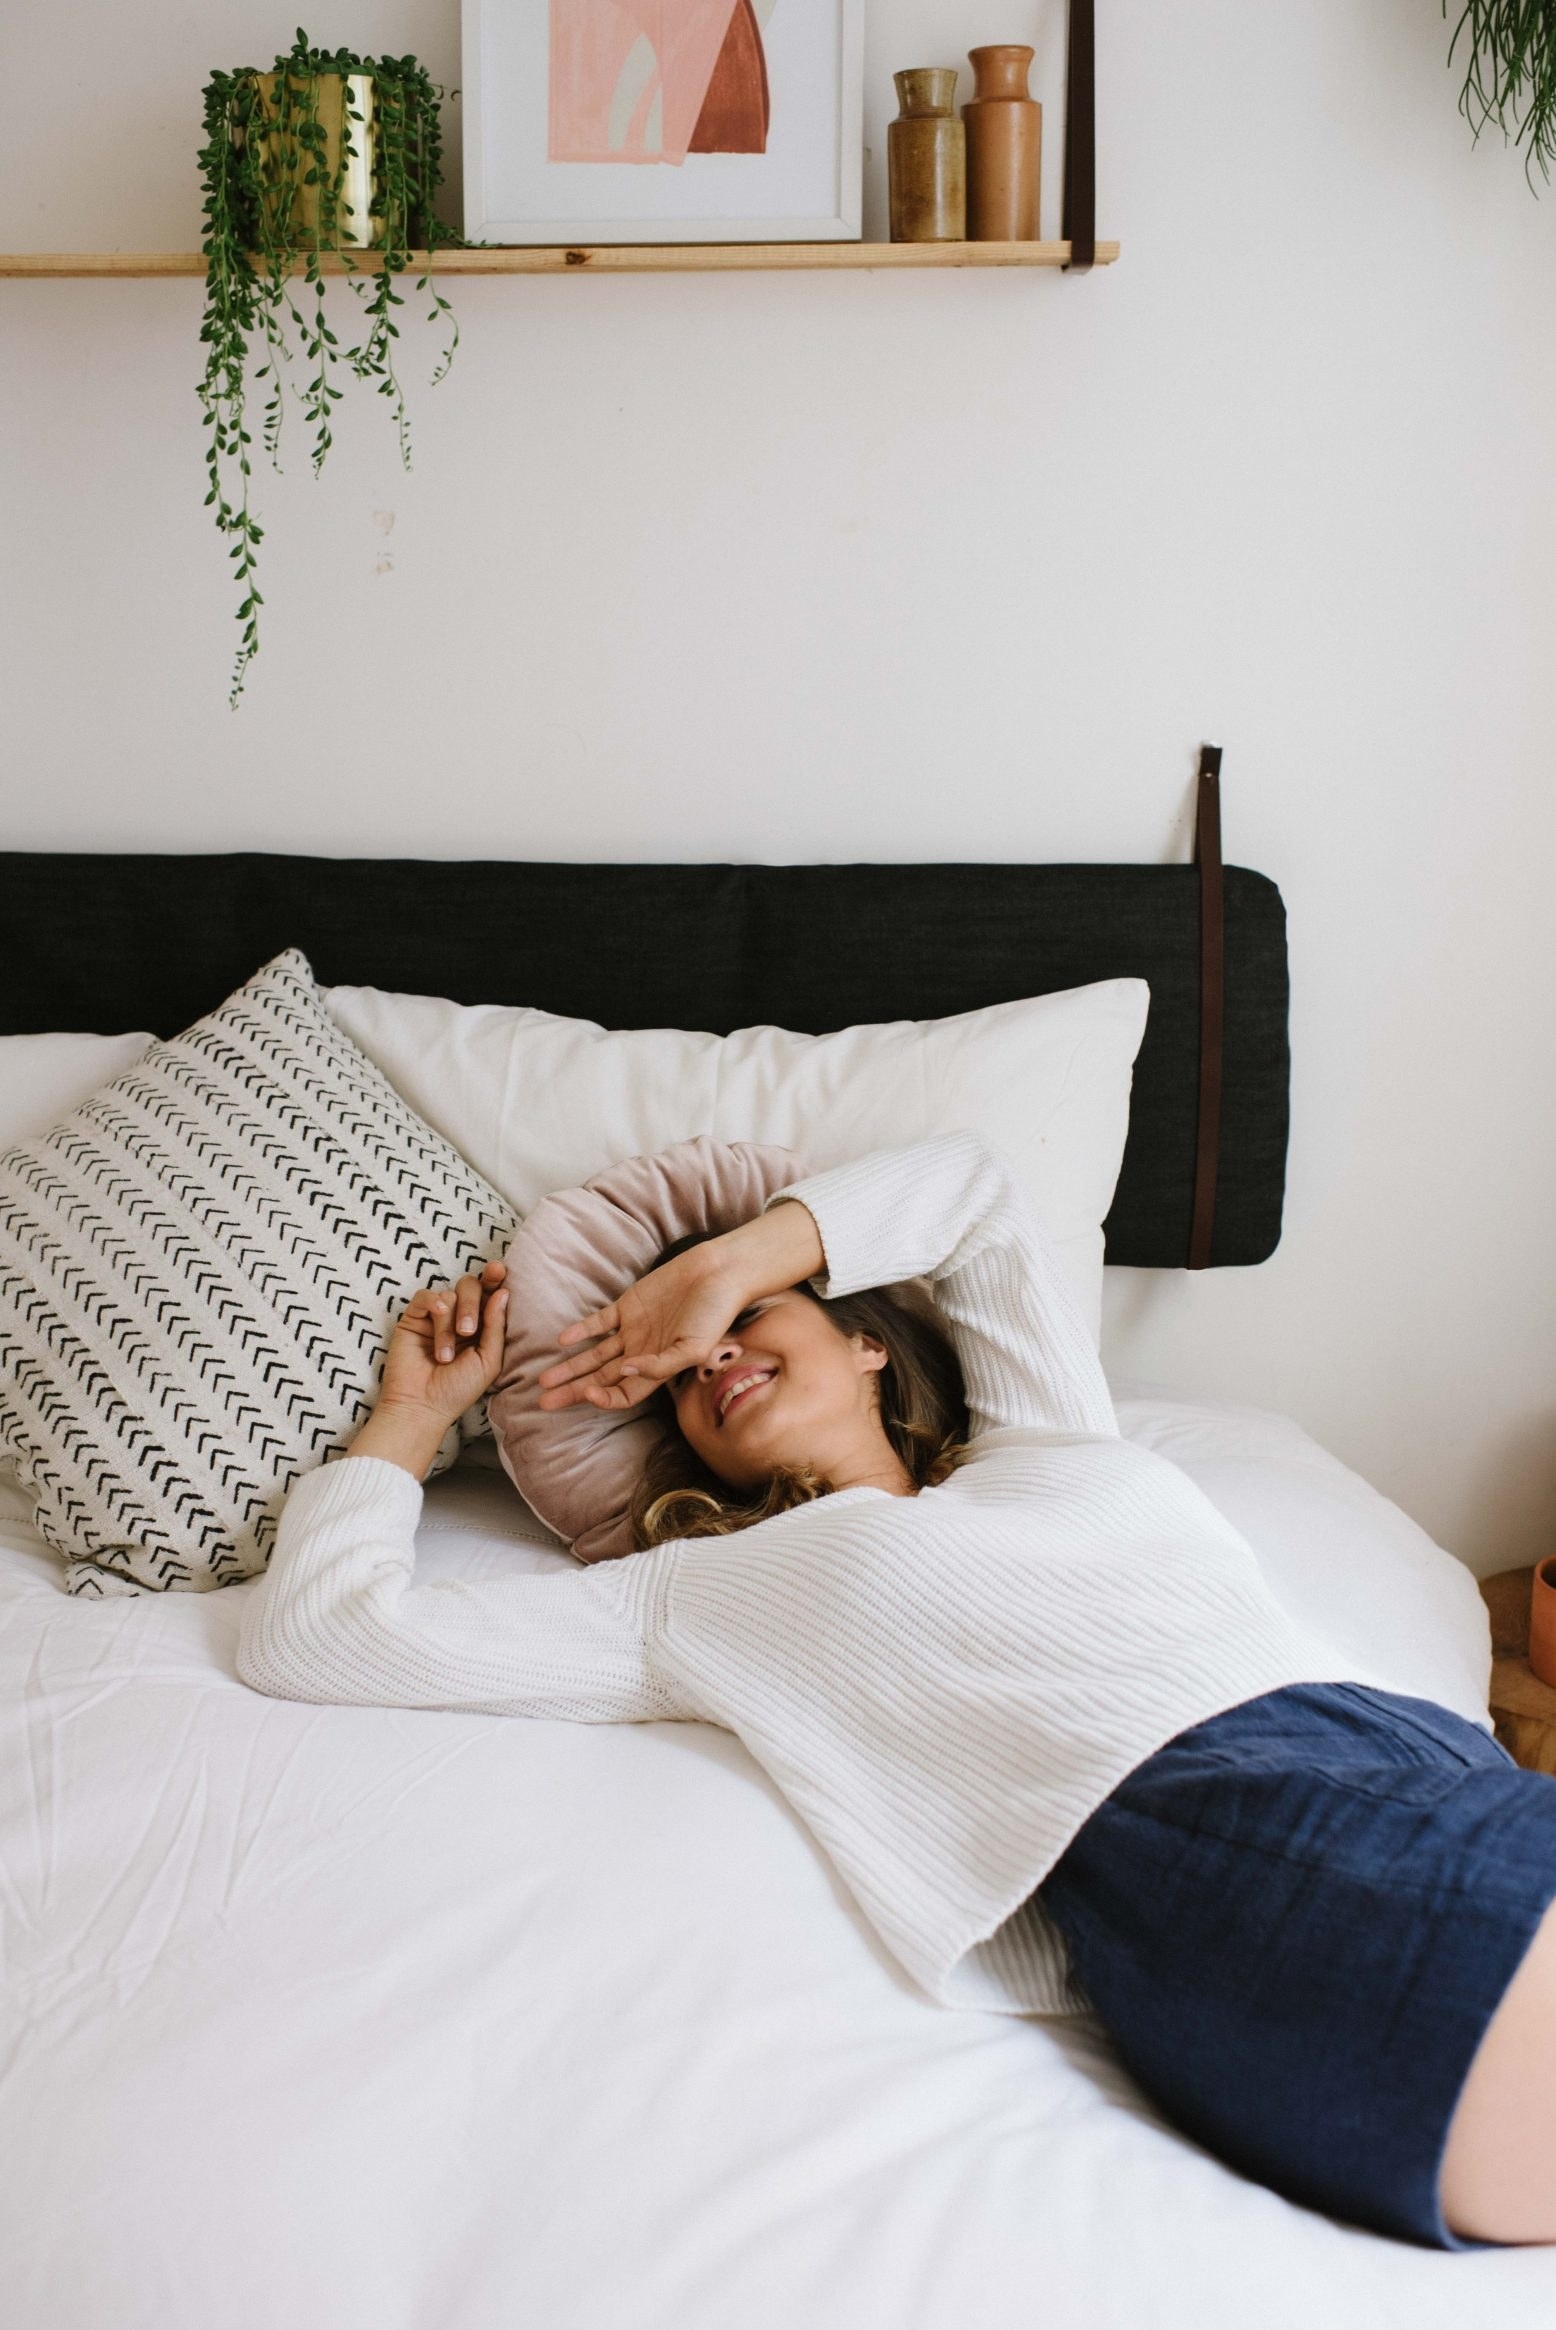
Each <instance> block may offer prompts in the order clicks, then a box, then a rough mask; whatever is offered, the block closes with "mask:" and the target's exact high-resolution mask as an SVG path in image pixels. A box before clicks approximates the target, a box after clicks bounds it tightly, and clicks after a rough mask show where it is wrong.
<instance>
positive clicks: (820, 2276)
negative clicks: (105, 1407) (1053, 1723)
mask: <svg viewBox="0 0 1556 2330" xmlns="http://www.w3.org/2000/svg"><path fill="white" fill-rule="evenodd" d="M1121 1415H1122V1417H1123V1420H1124V1423H1125V1427H1126V1429H1127V1430H1128V1431H1129V1432H1130V1433H1131V1434H1133V1435H1136V1436H1138V1437H1140V1438H1141V1439H1143V1440H1146V1441H1148V1442H1149V1443H1150V1444H1151V1445H1152V1446H1154V1447H1157V1448H1159V1449H1160V1450H1162V1451H1163V1453H1165V1454H1167V1455H1169V1456H1172V1457H1174V1458H1175V1459H1176V1460H1177V1461H1179V1462H1181V1463H1183V1464H1184V1465H1185V1467H1186V1468H1187V1469H1188V1470H1189V1471H1190V1472H1191V1473H1192V1474H1193V1475H1194V1476H1195V1478H1197V1479H1198V1480H1199V1481H1200V1482H1201V1484H1202V1485H1203V1486H1204V1488H1205V1489H1206V1490H1207V1492H1208V1493H1209V1494H1210V1495H1211V1496H1212V1497H1213V1498H1214V1499H1215V1501H1216V1502H1217V1503H1218V1504H1220V1505H1221V1506H1222V1508H1223V1509H1224V1510H1225V1511H1226V1512H1227V1513H1228V1515H1229V1516H1230V1517H1231V1519H1232V1520H1233V1521H1234V1522H1235V1523H1236V1524H1237V1525H1238V1526H1239V1527H1240V1528H1242V1529H1243V1530H1244V1531H1245V1532H1246V1533H1247V1535H1248V1536H1249V1537H1250V1539H1251V1540H1252V1541H1253V1543H1254V1544H1255V1545H1256V1547H1257V1548H1258V1549H1259V1551H1260V1555H1261V1558H1262V1559H1263V1560H1264V1561H1265V1562H1266V1564H1267V1566H1268V1570H1269V1574H1270V1575H1271V1578H1272V1580H1273V1581H1274V1583H1275V1585H1276V1587H1277V1590H1278V1591H1279V1592H1281V1593H1282V1594H1283V1596H1285V1597H1286V1598H1287V1599H1288V1600H1289V1601H1290V1602H1291V1603H1292V1605H1293V1607H1294V1609H1296V1611H1297V1612H1298V1614H1299V1615H1301V1616H1302V1617H1303V1618H1304V1619H1306V1620H1307V1622H1308V1623H1310V1624H1315V1625H1318V1626H1320V1627H1321V1628H1322V1629H1324V1630H1326V1631H1327V1632H1328V1633H1329V1634H1330V1635H1331V1636H1332V1637H1338V1638H1339V1639H1340V1640H1341V1641H1342V1642H1343V1643H1345V1644H1346V1645H1348V1646H1354V1648H1355V1649H1356V1651H1357V1653H1358V1655H1359V1656H1360V1655H1362V1654H1365V1656H1366V1658H1367V1660H1368V1662H1369V1664H1371V1665H1372V1666H1373V1667H1380V1666H1381V1668H1382V1670H1383V1671H1385V1672H1386V1673H1387V1674H1388V1675H1389V1676H1390V1678H1391V1679H1393V1680H1395V1681H1396V1682H1397V1685H1398V1687H1399V1688H1401V1689H1406V1690H1414V1691H1417V1692H1420V1693H1423V1694H1425V1695H1429V1696H1433V1697H1437V1698H1440V1699H1443V1700H1445V1701H1446V1702H1447V1703H1448V1704H1450V1705H1454V1706H1457V1707H1459V1708H1461V1709H1462V1710H1463V1711H1464V1712H1465V1713H1468V1714H1476V1713H1478V1712H1479V1711H1480V1710H1481V1709H1482V1708H1483V1706H1484V1702H1485V1682H1486V1673H1487V1663H1488V1662H1487V1649H1486V1632H1485V1622H1484V1618H1483V1616H1482V1614H1481V1609H1480V1603H1479V1598H1478V1596H1477V1594H1476V1592H1475V1588H1474V1585H1473V1582H1472V1581H1471V1580H1470V1578H1469V1577H1468V1575H1467V1574H1466V1573H1465V1572H1464V1571H1463V1570H1462V1569H1461V1568H1460V1567H1459V1565H1458V1564H1457V1563H1455V1562H1453V1561H1452V1560H1450V1559H1449V1557H1448V1556H1447V1555H1446V1554H1443V1553H1441V1552H1440V1551H1439V1550H1438V1549H1437V1548H1435V1547H1434V1546H1432V1545H1431V1544H1430V1543H1429V1541H1428V1540H1427V1539H1426V1538H1424V1537H1423V1536H1422V1534H1421V1532H1420V1531H1419V1530H1417V1529H1416V1528H1415V1527H1414V1525H1413V1524H1412V1523H1410V1522H1409V1521H1408V1520H1406V1518H1405V1517H1404V1515H1403V1514H1401V1513H1399V1512H1398V1511H1397V1509H1396V1508H1394V1507H1393V1506H1391V1505H1389V1504H1387V1503H1386V1502H1385V1501H1384V1500H1383V1499H1382V1498H1380V1497H1378V1496H1376V1495H1375V1494H1374V1493H1373V1492H1372V1491H1371V1490H1370V1489H1368V1488H1367V1487H1366V1486H1365V1484H1364V1483H1362V1482H1361V1481H1359V1480H1358V1479H1357V1478H1356V1476H1355V1475H1354V1474H1352V1473H1349V1472H1347V1471H1346V1470H1345V1469H1344V1468H1343V1467H1341V1466H1340V1465H1338V1464H1337V1463H1335V1462H1334V1460H1333V1459H1332V1458H1330V1457H1328V1456H1326V1455H1324V1454H1323V1452H1322V1451H1320V1450H1319V1449H1317V1448H1316V1447H1315V1446H1314V1444H1313V1443H1312V1442H1311V1441H1310V1440H1308V1439H1307V1438H1306V1437H1305V1435H1303V1434H1302V1433H1301V1432H1300V1431H1298V1429H1297V1428H1296V1427H1295V1426H1294V1425H1291V1424H1289V1423H1286V1422H1284V1421H1282V1420H1281V1419H1279V1418H1274V1417H1268V1416H1261V1415H1258V1414H1255V1413H1252V1412H1248V1411H1238V1410H1230V1409H1210V1408H1204V1407H1194V1406H1188V1405H1185V1404H1182V1403H1177V1402H1170V1401H1161V1400H1152V1399H1136V1400H1130V1401H1126V1402H1124V1403H1123V1405H1122V1407H1121ZM0 1494H3V1492H0ZM12 1510H13V1516H14V1514H19V1512H20V1507H19V1506H17V1505H15V1504H14V1500H13V1508H12ZM565 1558H566V1557H565V1556H562V1555H559V1554H558V1553H557V1552H555V1551H554V1550H552V1549H551V1547H550V1546H549V1545H548V1543H547V1541H546V1540H545V1538H544V1533H543V1532H542V1531H541V1530H540V1528H539V1525H538V1524H537V1523H535V1522H534V1521H533V1519H532V1517H530V1516H529V1515H528V1513H527V1512H526V1509H525V1508H524V1507H523V1506H522V1505H520V1503H519V1502H518V1500H517V1499H516V1498H515V1496H514V1495H513V1492H512V1491H511V1489H510V1488H509V1487H508V1484H507V1482H506V1480H505V1479H504V1478H503V1477H502V1476H501V1475H500V1474H496V1473H493V1472H491V1471H489V1470H485V1469H482V1468H479V1467H475V1466H470V1465H467V1466H465V1467H462V1468H461V1469H460V1470H459V1471H458V1472H456V1473H455V1474H453V1475H451V1476H450V1477H449V1478H448V1479H446V1480H445V1481H441V1482H439V1483H438V1484H436V1486H435V1487H434V1489H433V1490H432V1491H431V1492H430V1493H429V1498H428V1509H427V1515H426V1519H425V1523H424V1528H423V1534H422V1538H421V1554H420V1561H421V1564H422V1566H423V1568H424V1571H425V1573H426V1574H429V1575H450V1574H456V1573H457V1574H465V1575H473V1574H481V1575H492V1574H496V1573H500V1572H502V1571H504V1570H510V1569H511V1568H513V1567H514V1566H515V1565H525V1566H537V1565H545V1564H548V1563H551V1562H554V1561H558V1560H565ZM59 1574H60V1573H59V1566H58V1564H57V1562H56V1561H55V1559H54V1558H53V1557H52V1556H51V1555H49V1554H48V1553H47V1552H46V1551H45V1550H44V1549H43V1548H42V1547H41V1546H40V1545H39V1543H38V1541H37V1540H36V1539H35V1538H34V1537H33V1536H32V1535H31V1533H30V1531H29V1530H28V1528H27V1526H26V1524H25V1521H24V1520H23V1519H20V1518H16V1517H13V1518H11V1519H9V1520H6V1519H4V1518H3V1517H0V1739H3V1752H0V1943H3V1959H0V2018H3V2027H0V2257H3V2260H4V2286H5V2308H4V2310H5V2318H6V2320H7V2321H8V2322H10V2323H14V2324H16V2325H17V2326H18V2330H100V2326H101V2330H110V2326H111V2330H217V2326H220V2330H281V2326H282V2325H292V2324H297V2325H301V2326H302V2330H314V2326H315V2325H317V2326H318V2330H326V2326H327V2330H800V2326H801V2325H803V2330H968V2325H971V2324H977V2325H978V2326H979V2330H1007V2326H1008V2330H1017V2326H1021V2330H1026V2326H1028V2325H1041V2326H1042V2330H1247V2325H1248V2324H1249V2323H1250V2322H1251V2321H1257V2322H1258V2324H1259V2325H1260V2330H1288V2326H1291V2330H1295V2326H1296V2325H1299V2324H1300V2325H1302V2326H1303V2330H1378V2326H1379V2325H1388V2324H1395V2323H1398V2324H1405V2323H1406V2322H1408V2323H1409V2324H1410V2325H1411V2330H1448V2326H1450V2325H1451V2326H1452V2330H1478V2326H1479V2325H1481V2324H1486V2325H1488V2326H1489V2325H1491V2324H1492V2323H1494V2322H1495V2323H1500V2322H1501V2321H1503V2320H1506V2319H1509V2318H1514V2317H1515V2316H1521V2317H1522V2318H1523V2319H1527V2320H1529V2321H1545V2320H1556V2252H1546V2251H1533V2250H1529V2251H1503V2252H1488V2253H1481V2254H1469V2255H1459V2256H1444V2255H1438V2254H1435V2253H1431V2252H1427V2251H1420V2250H1415V2249H1412V2248H1409V2247H1407V2246H1405V2245H1403V2244H1399V2243H1395V2242H1392V2241H1387V2240H1383V2239H1380V2238H1377V2237H1375V2236H1372V2235H1369V2234H1366V2233H1361V2232H1357V2231H1354V2230H1351V2229H1349V2228H1345V2227H1341V2226H1338V2225H1335V2224H1333V2223H1331V2222H1329V2221H1328V2220H1327V2219H1324V2218H1322V2217H1318V2216H1314V2215H1312V2214H1310V2213H1309V2212H1307V2211H1305V2210H1302V2209H1298V2208H1295V2207H1292V2206H1291V2205H1290V2204H1288V2203H1286V2202H1284V2201H1282V2200H1280V2199H1277V2198H1276V2197H1275V2196H1274V2195H1273V2194H1270V2193H1268V2192H1266V2191H1264V2190H1262V2189H1261V2188H1260V2187H1258V2186H1256V2185H1252V2184H1249V2183H1246V2182H1244V2181H1243V2180H1242V2179H1240V2178H1239V2177H1237V2176H1235V2175H1233V2174H1232V2173H1230V2172H1229V2171H1228V2170H1227V2169H1225V2168H1223V2167H1222V2166H1221V2165H1220V2164H1219V2163H1218V2162H1216V2161H1214V2160H1213V2159H1211V2158H1209V2157H1208V2156H1207V2155H1206V2154H1204V2153H1203V2152H1201V2151H1199V2150H1198V2149H1197V2148H1196V2147H1195V2146H1193V2145H1192V2144H1189V2143H1187V2142H1185V2141H1184V2140H1183V2139H1181V2138H1180V2137H1178V2136H1177V2135H1176V2134H1174V2133H1173V2132H1171V2131H1170V2130H1168V2129H1167V2128H1165V2127H1164V2126H1163V2125H1162V2124H1161V2123H1160V2121H1159V2120H1158V2119H1157V2118H1156V2117H1155V2116H1154V2115H1153V2114H1152V2112H1151V2111H1150V2110H1149V2109H1148V2108H1147V2107H1146V2105H1145V2104H1144V2103H1143V2101H1142V2100H1141V2098H1140V2097H1139V2096H1138V2094H1137V2093H1136V2092H1135V2090H1134V2089H1133V2088H1132V2086H1131V2084H1130V2082H1129V2081H1128V2080H1127V2078H1125V2076H1124V2075H1123V2074H1122V2072H1121V2071H1120V2070H1119V2069H1118V2067H1117V2066H1116V2065H1115V2063H1114V2062H1113V2061H1112V2059H1111V2056H1110V2054H1109V2051H1108V2049H1107V2047H1106V2045H1105V2043H1104V2042H1103V2040H1102V2039H1101V2037H1100V2035H1099V2034H1098V2033H1097V2031H1096V2030H1095V2029H1094V2028H1093V2027H1091V2026H1090V2025H1088V2024H1085V2023H1081V2024H1070V2025H1059V2024H1048V2023H1042V2022H1037V2021H1023V2020H1019V2019H1013V2018H1007V2017H1001V2016H993V2015H980V2014H959V2013H954V2012H949V2011H947V2010H944V2009H942V2008H938V2007H935V2006H933V2005H931V2004H930V2003H929V2002H928V2001H927V2000H926V1999H925V1998H923V1997H922V1996H921V1995H920V1994H919V1993H918V1992H917V1991H916V1990H915V1989H914V1988H913V1986H912V1984H911V1983H910V1982H909V1981H908V1979H907V1977H906V1976H905V1975H903V1974H901V1973H900V1972H899V1970H898V1969H897V1968H896V1966H895V1965H894V1963H893V1962H892V1961H891V1959H890V1958H889V1957H888V1956H887V1955H886V1953H885V1952H884V1950H883V1949H882V1948H881V1947H880V1945H879V1944H878V1943H877V1942H876V1941H875V1939H874V1937H873V1935H872V1934H871V1932H870V1930H869V1929H868V1927H867V1926H866V1925H865V1924H864V1922H863V1920H862V1919H861V1918H860V1916H859V1915H858V1913H857V1912H856V1911H855V1909H854V1908H853V1905H852V1903H851V1901H850V1900H849V1898H848V1897H847V1896H846V1895H845V1894H844V1893H843V1891H842V1889H841V1887H840V1886H839V1884H838V1882H837V1880H836V1879H835V1878H834V1876H833V1875H832V1873H831V1870H830V1868H829V1866H828V1864H827V1862H826V1860H825V1859H824V1858H823V1856H822V1854H821V1853H820V1851H819V1849H818V1848H817V1847H816V1846H815V1845H814V1844H813V1842H812V1841H811V1839H810V1837H809V1835H808V1834H807V1832H806V1831H805V1830H804V1828H803V1827H802V1826H801V1825H800V1823H799V1822H798V1820H797V1819H796V1818H795V1817H794V1815H793V1814H791V1813H790V1811H789V1810H788V1808H787V1807H786V1805H785V1804H784V1803H783V1801H782V1799H781V1798H780V1797H779V1796H778V1795H777V1794H776V1793H775V1791H774V1790H773V1789H772V1787H771V1786H770V1785H769V1783H768V1782H767V1781H766V1780H765V1779H764V1778H763V1776H762V1774H761V1773H760V1772H759V1771H758V1769H757V1768H756V1766H755V1765H754V1764H753V1763H752V1761H751V1760H750V1758H749V1757H748V1756H747V1755H746V1753H745V1751H744V1750H743V1749H742V1748H741V1747H740V1745H739V1743H738V1742H737V1741H736V1740H735V1739H733V1738H732V1737H731V1736H730V1735H729V1734H727V1733H724V1732H719V1731H716V1730H713V1729H710V1728H706V1727H703V1726H700V1725H691V1724H656V1725H630V1726H614V1727H613V1726H601V1727H595V1726H586V1725H569V1724H564V1723H543V1722H526V1721H518V1720H511V1719H505V1718H502V1717H490V1716H469V1715H442V1714H426V1713H414V1712H406V1711H396V1710H388V1709H385V1710H376V1709H365V1710H364V1709H334V1708H318V1707H302V1706H293V1705H290V1704H285V1703H279V1702H273V1701H270V1700H266V1699H262V1698H260V1697H257V1696H256V1695H255V1694H254V1693H252V1692H250V1691H248V1690H246V1689H245V1688H244V1687H243V1686H242V1685H241V1684H240V1683H239V1682H238V1681H237V1680H236V1677H235V1675H234V1671H233V1650H234V1645H235V1640H236V1635H237V1628H238V1622H239V1619H240V1617H241V1614H242V1610H243V1606H244V1600H245V1598H246V1596H247V1595H248V1594H250V1593H251V1592H253V1591H254V1590H255V1589H254V1587H253V1586H252V1585H245V1586H239V1587H234V1588H229V1589H227V1590H226V1591H224V1592H221V1593H217V1594H210V1595H203V1596H169V1597H167V1598H165V1599H158V1600H148V1599H144V1598H139V1597H137V1598H134V1599H124V1600H110V1601H104V1602H91V1601H81V1600H73V1599H70V1598H68V1597H67V1596H65V1595H64V1594H63V1593H62V1592H61V1591H60V1586H59ZM1104 1719H1105V1718H1104Z"/></svg>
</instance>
